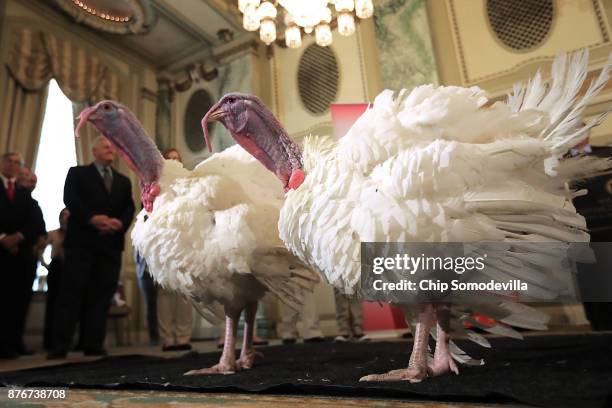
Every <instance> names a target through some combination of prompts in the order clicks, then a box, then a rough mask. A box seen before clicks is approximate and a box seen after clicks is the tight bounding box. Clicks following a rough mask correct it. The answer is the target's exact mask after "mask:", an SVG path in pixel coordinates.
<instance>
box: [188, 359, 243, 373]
mask: <svg viewBox="0 0 612 408" xmlns="http://www.w3.org/2000/svg"><path fill="white" fill-rule="evenodd" d="M236 368H237V362H235V363H234V364H228V363H226V362H223V361H220V362H219V364H215V365H214V366H212V367H208V368H202V369H200V370H191V371H187V372H186V373H185V374H184V375H211V374H223V375H227V374H235V373H236V371H237V370H236Z"/></svg>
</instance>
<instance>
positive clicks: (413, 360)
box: [359, 304, 436, 383]
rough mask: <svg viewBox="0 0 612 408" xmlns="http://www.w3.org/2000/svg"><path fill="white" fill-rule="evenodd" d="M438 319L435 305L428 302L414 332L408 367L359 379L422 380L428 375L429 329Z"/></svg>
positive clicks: (413, 381)
mask: <svg viewBox="0 0 612 408" xmlns="http://www.w3.org/2000/svg"><path fill="white" fill-rule="evenodd" d="M435 320H436V312H435V309H434V306H433V305H431V304H427V305H424V306H423V309H422V310H421V312H420V313H419V317H418V323H417V325H416V330H415V333H414V345H413V346H412V354H411V355H410V361H409V363H408V368H403V369H400V370H392V371H389V372H388V373H385V374H370V375H366V376H365V377H362V378H361V379H360V380H359V381H410V382H411V383H416V382H421V381H422V380H423V379H424V378H425V377H427V340H428V337H429V330H430V329H431V327H432V326H433V324H434V322H435Z"/></svg>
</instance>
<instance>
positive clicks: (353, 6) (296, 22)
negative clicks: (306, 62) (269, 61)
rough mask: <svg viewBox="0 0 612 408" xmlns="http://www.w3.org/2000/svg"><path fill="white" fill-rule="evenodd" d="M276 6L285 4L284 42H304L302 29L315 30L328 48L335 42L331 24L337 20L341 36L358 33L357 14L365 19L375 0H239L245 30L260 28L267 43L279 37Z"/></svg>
mask: <svg viewBox="0 0 612 408" xmlns="http://www.w3.org/2000/svg"><path fill="white" fill-rule="evenodd" d="M276 3H277V4H276ZM277 6H280V7H282V11H283V14H284V23H285V44H286V45H287V47H289V48H298V47H300V46H301V45H302V31H303V32H304V33H305V34H311V33H312V32H313V31H314V34H315V39H316V42H317V44H318V45H320V46H321V47H326V46H328V45H330V44H331V43H332V32H331V25H332V21H333V20H334V19H335V22H336V23H337V26H338V33H340V35H351V34H353V33H354V32H355V15H356V16H357V17H358V18H360V19H366V18H370V17H372V15H373V14H374V5H373V4H372V0H277V1H276V2H274V1H267V0H264V1H261V0H238V8H239V9H240V11H241V12H242V13H243V19H242V25H243V27H244V29H245V30H248V31H257V30H259V38H260V39H261V41H263V42H264V43H266V45H270V44H272V43H273V42H274V41H275V40H276V27H277V25H276V18H277V16H278V14H279V11H277ZM332 6H333V8H334V11H335V13H333V12H332V9H331V7H332ZM353 13H354V14H353Z"/></svg>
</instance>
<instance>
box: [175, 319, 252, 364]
mask: <svg viewBox="0 0 612 408" xmlns="http://www.w3.org/2000/svg"><path fill="white" fill-rule="evenodd" d="M240 312H241V310H232V309H228V308H225V342H224V344H223V353H222V354H221V359H220V360H219V363H218V364H216V365H214V366H212V367H208V368H202V369H200V370H191V371H187V372H186V373H185V374H184V375H211V374H235V373H236V371H238V365H237V364H236V350H235V348H236V330H237V329H238V319H239V318H240Z"/></svg>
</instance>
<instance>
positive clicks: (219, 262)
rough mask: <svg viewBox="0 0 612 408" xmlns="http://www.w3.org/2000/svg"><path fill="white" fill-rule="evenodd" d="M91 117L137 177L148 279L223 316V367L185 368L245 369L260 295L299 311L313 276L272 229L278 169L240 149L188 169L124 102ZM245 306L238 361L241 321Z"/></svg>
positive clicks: (140, 240)
mask: <svg viewBox="0 0 612 408" xmlns="http://www.w3.org/2000/svg"><path fill="white" fill-rule="evenodd" d="M87 121H89V122H91V123H92V124H93V125H94V126H95V127H96V129H97V130H98V132H99V133H101V134H102V135H103V136H105V137H106V138H108V140H109V141H110V142H111V143H112V144H113V145H114V146H115V147H116V148H117V150H118V152H119V154H120V155H121V156H122V157H123V159H125V161H126V162H127V164H128V166H129V167H130V168H131V169H132V170H133V171H134V172H135V173H136V174H137V175H138V177H139V179H140V184H141V190H142V202H143V204H144V209H143V210H142V211H141V212H140V214H139V215H138V217H137V220H136V224H135V226H134V229H133V231H132V240H133V242H134V246H135V247H136V249H137V250H138V251H139V253H140V254H141V255H142V256H143V257H144V258H145V259H146V261H147V264H148V267H149V271H150V273H151V275H152V276H153V278H154V280H155V281H156V282H157V283H159V284H160V285H161V286H163V287H164V288H167V289H169V290H174V291H177V292H179V293H181V294H183V295H184V296H186V297H187V298H189V299H190V300H191V301H192V303H193V304H194V306H195V307H196V309H197V310H198V311H199V312H200V313H201V314H202V315H203V316H204V317H205V318H206V319H207V320H209V321H211V322H213V323H214V322H220V321H222V319H223V318H225V322H226V333H225V343H224V347H223V353H222V356H221V359H220V361H219V364H217V365H215V366H213V367H210V368H204V369H201V370H192V371H189V372H188V373H186V374H229V373H234V372H235V371H237V370H241V369H248V368H251V367H252V365H253V364H254V361H255V358H256V357H257V358H260V357H262V356H261V353H258V352H255V350H254V349H253V324H254V319H255V313H256V311H257V302H258V301H259V300H260V299H261V298H262V297H263V296H264V294H265V292H266V291H268V290H270V291H271V292H273V293H275V294H276V295H278V296H279V297H280V299H281V300H282V301H283V302H285V303H287V305H289V306H290V307H292V308H294V309H296V310H299V307H300V304H301V303H302V298H303V293H304V291H307V290H312V289H313V287H314V285H315V284H316V282H318V280H319V277H318V274H317V273H316V272H313V271H311V270H309V269H307V268H306V267H305V265H304V264H303V263H302V262H300V261H299V260H298V259H297V258H296V257H294V256H293V255H291V254H290V253H289V252H288V251H287V249H285V247H284V246H283V243H282V241H281V240H280V239H279V235H278V218H279V210H280V208H281V205H282V202H283V201H282V200H283V190H282V189H281V188H280V186H279V185H278V182H277V181H276V180H275V179H274V176H273V175H271V174H270V173H269V172H267V171H266V170H265V169H263V168H262V167H261V166H260V165H259V163H257V161H256V160H255V159H253V158H252V157H251V156H249V154H248V153H246V152H245V151H244V150H243V149H242V148H240V147H239V146H235V147H231V148H229V149H226V150H225V151H223V152H221V153H216V154H214V155H212V156H211V157H210V158H208V159H206V160H205V161H203V162H202V163H200V164H199V165H198V166H197V167H196V168H195V169H194V170H193V171H189V170H187V169H185V168H183V166H182V164H180V163H179V162H178V161H175V160H164V159H163V158H162V155H161V154H160V152H159V150H158V149H157V147H156V146H155V145H154V144H153V142H152V141H151V139H150V138H149V137H148V136H147V134H146V132H145V131H144V129H143V127H142V126H141V124H140V123H139V122H138V120H137V119H136V118H135V117H134V115H133V114H132V113H131V112H130V111H129V110H128V109H127V108H125V107H124V106H122V105H120V104H118V103H116V102H113V101H101V102H99V103H98V104H97V105H95V106H93V107H91V108H87V109H86V110H84V111H83V112H82V113H81V115H80V122H79V124H78V126H77V129H76V132H77V135H78V132H79V130H80V128H81V127H82V126H84V124H85V123H86V122H87ZM242 310H244V311H245V330H244V340H243V345H242V349H241V354H240V359H239V360H236V357H235V336H236V330H237V324H238V320H239V318H240V314H241V312H242Z"/></svg>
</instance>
